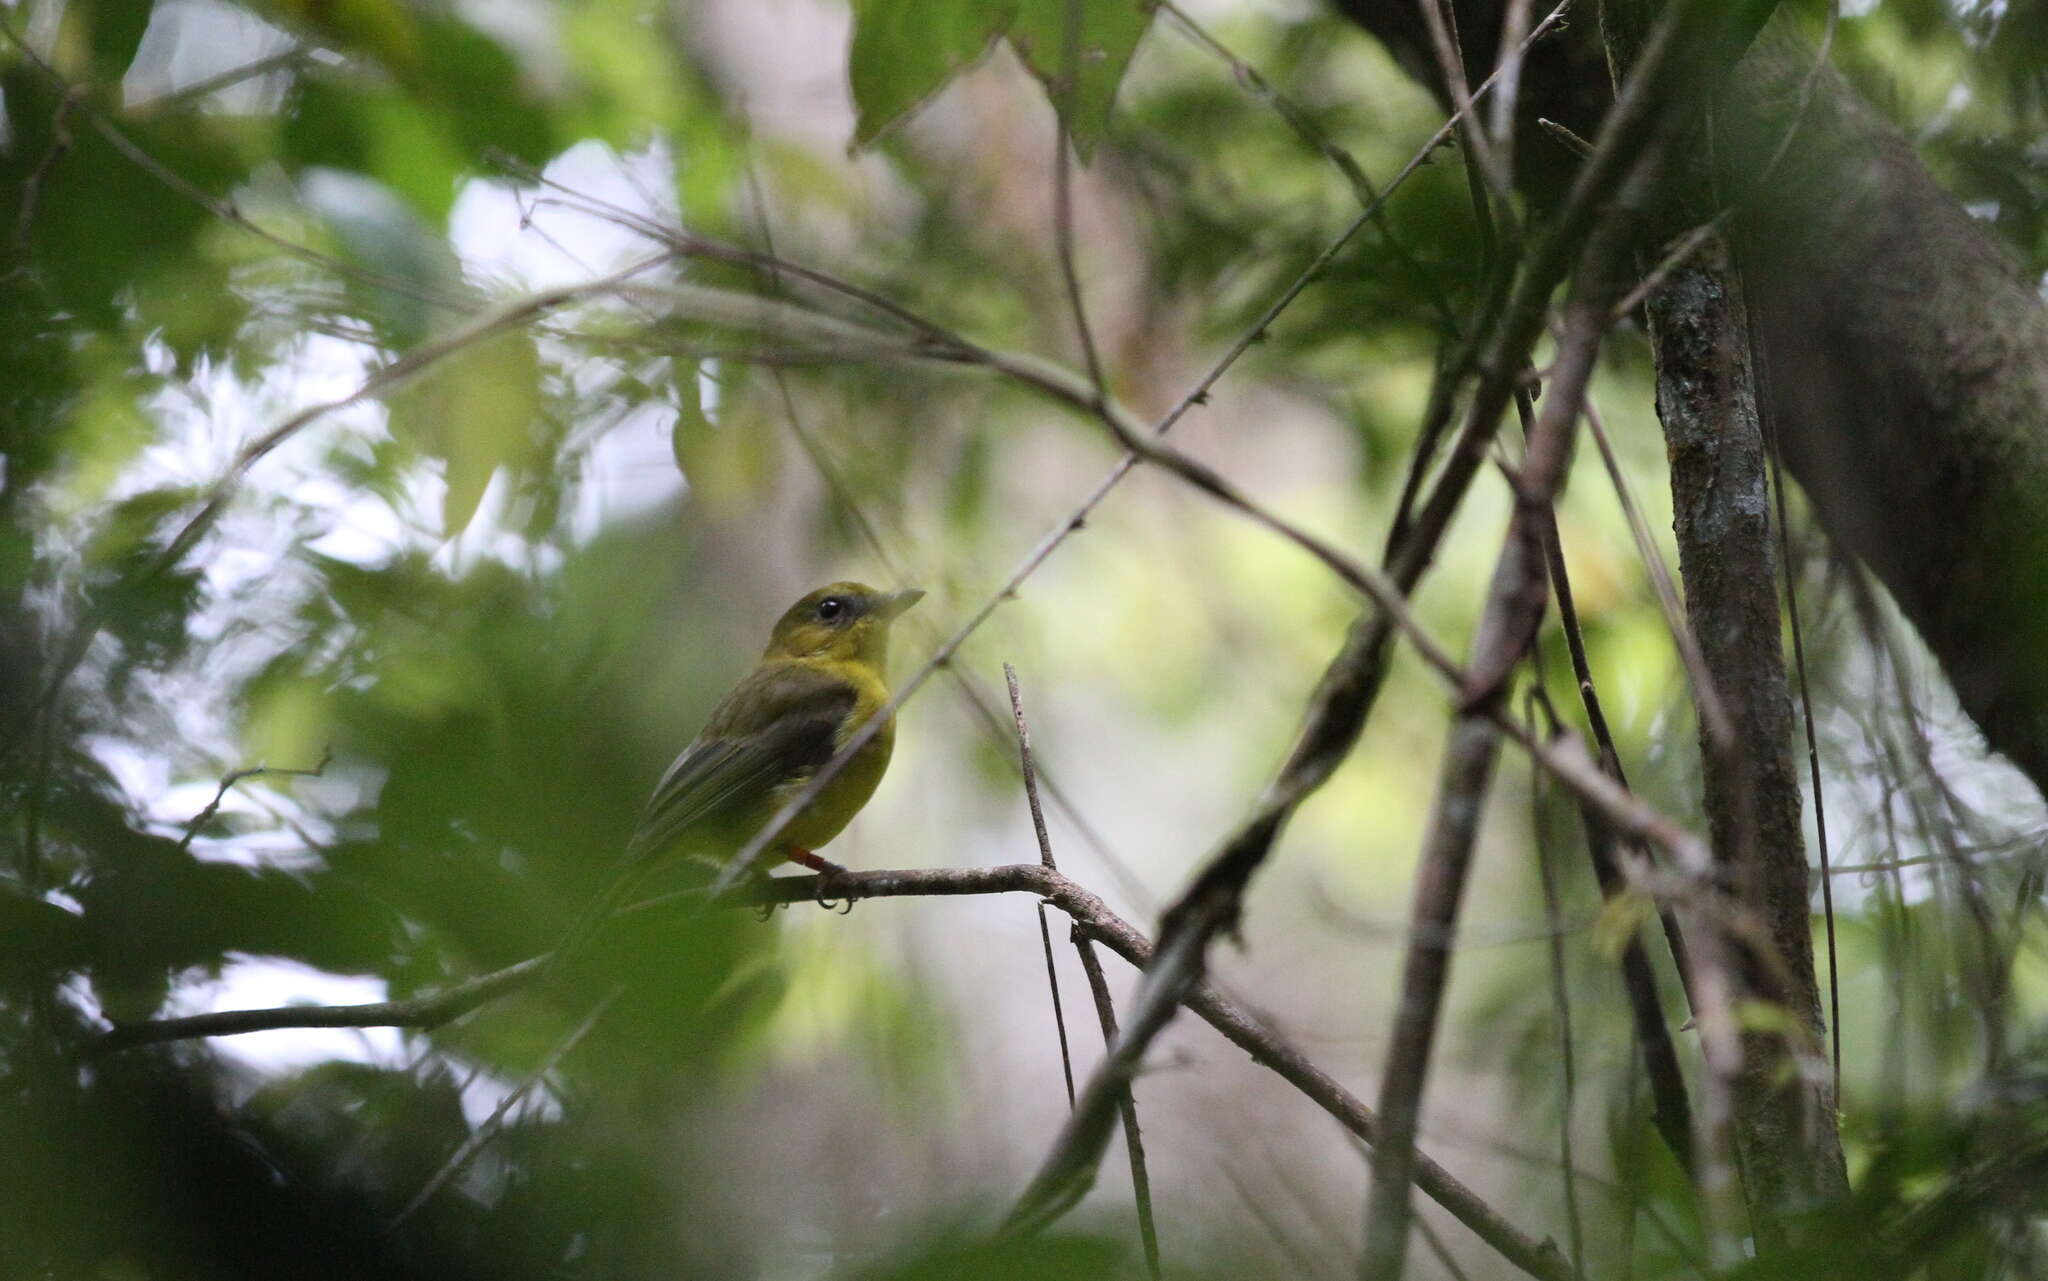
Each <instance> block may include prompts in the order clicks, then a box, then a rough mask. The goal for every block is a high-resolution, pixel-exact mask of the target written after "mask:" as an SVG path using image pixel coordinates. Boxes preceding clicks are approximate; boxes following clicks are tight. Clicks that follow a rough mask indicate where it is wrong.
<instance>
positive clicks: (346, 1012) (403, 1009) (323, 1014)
mask: <svg viewBox="0 0 2048 1281" xmlns="http://www.w3.org/2000/svg"><path fill="white" fill-rule="evenodd" d="M547 959H548V958H547V956H545V955H543V956H536V957H532V958H529V959H527V960H524V961H521V962H519V963H518V964H517V965H508V966H506V967H505V968H504V969H502V970H494V971H492V972H491V973H489V974H483V975H479V976H478V977H476V978H473V979H469V980H468V981H466V982H462V983H457V984H455V985H454V986H453V987H445V988H442V989H440V990H438V991H434V992H427V993H423V994H421V995H419V996H415V997H410V998H408V999H406V1000H402V1001H377V1002H374V1003H372V1004H369V1005H285V1006H278V1007H275V1008H271V1009H259V1010H218V1011H215V1012H213V1013H211V1014H188V1015H184V1016H182V1017H180V1018H173V1019H155V1020H151V1021H149V1022H143V1023H117V1024H115V1025H114V1026H113V1027H112V1028H110V1029H108V1030H107V1031H105V1032H102V1033H100V1034H99V1035H98V1036H96V1037H94V1038H92V1039H91V1040H90V1041H88V1042H86V1044H85V1053H86V1055H87V1057H96V1056H98V1055H102V1054H113V1053H116V1052H117V1051H120V1050H129V1049H134V1048H135V1047H136V1046H140V1045H159V1044H162V1043H164V1042H166V1041H196V1040H202V1039H204V1038H208V1037H215V1036H246V1035H248V1034H250V1033H252V1032H273V1031H276V1030H277V1029H279V1028H308V1027H409V1028H419V1029H421V1030H422V1031H429V1030H432V1029H434V1028H437V1027H440V1026H441V1025H442V1024H444V1023H446V1022H448V1021H449V1020H450V1019H453V1018H456V1017H458V1016H460V1015H463V1014H467V1013H469V1012H470V1011H471V1010H473V1009H476V1008H477V1007H478V1006H480V1005H483V1004H485V1003H486V1002H489V1001H492V1000H495V999H496V998H498V997H500V996H503V995H504V994H505V993H507V992H511V991H514V990H516V989H518V988H521V987H524V986H525V985H526V984H527V983H529V982H531V981H532V980H533V979H534V978H535V977H536V976H537V975H539V974H540V973H541V971H542V970H543V969H544V968H545V966H546V963H547Z"/></svg>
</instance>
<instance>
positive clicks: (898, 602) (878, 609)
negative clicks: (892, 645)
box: [875, 587, 924, 622]
mask: <svg viewBox="0 0 2048 1281" xmlns="http://www.w3.org/2000/svg"><path fill="white" fill-rule="evenodd" d="M923 599H924V593H923V592H922V591H920V590H918V589H917V588H915V587H913V588H911V589H910V590H909V591H904V592H892V593H890V594H889V595H887V596H881V597H877V598H876V600H875V617H877V618H880V619H882V620H883V621H884V622H887V621H888V620H889V619H892V618H894V617H896V615H898V614H900V613H902V612H903V611H904V610H906V609H909V608H910V607H911V606H912V605H915V604H917V602H919V601H921V600H923Z"/></svg>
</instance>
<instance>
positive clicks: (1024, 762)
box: [1003, 663, 1159, 1281]
mask: <svg viewBox="0 0 2048 1281" xmlns="http://www.w3.org/2000/svg"><path fill="white" fill-rule="evenodd" d="M1003 680H1004V683H1005V684H1007V685H1008V686H1009V689H1010V712H1011V714H1012V715H1013V716H1014V717H1015V718H1016V721H1017V763H1018V765H1019V767H1020V768H1021V769H1022V771H1023V774H1024V796H1025V799H1026V800H1027V801H1028V802H1029V804H1030V807H1031V828H1032V831H1033V832H1034V833H1035V834H1036V835H1037V837H1038V861H1039V862H1040V863H1041V864H1043V865H1044V867H1045V869H1046V870H1047V871H1048V872H1057V871H1058V870H1059V867H1058V865H1057V864H1056V863H1054V862H1053V857H1052V837H1051V836H1050V835H1049V834H1048V833H1047V832H1046V830H1045V810H1044V808H1043V807H1042V806H1040V805H1039V803H1038V771H1037V769H1036V768H1035V767H1034V765H1033V762H1032V759H1031V726H1030V723H1029V722H1027V721H1026V720H1025V719H1024V696H1023V694H1022V693H1021V692H1020V691H1019V690H1018V688H1017V669H1016V668H1014V667H1012V666H1010V665H1009V664H1008V663H1004V664H1003ZM1038 925H1039V929H1040V930H1041V931H1043V930H1044V928H1045V901H1044V900H1043V899H1041V900H1039V903H1038ZM1051 947H1052V944H1051V942H1050V940H1048V941H1047V943H1046V948H1047V951H1046V969H1047V970H1048V972H1049V971H1050V970H1051V968H1052V951H1051ZM1074 951H1075V952H1076V953H1077V954H1078V955H1079V956H1080V958H1081V969H1082V971H1083V972H1084V973H1086V974H1087V976H1088V990H1089V992H1090V993H1091V994H1092V995H1093V996H1094V998H1095V1017H1096V1021H1097V1022H1098V1023H1100V1024H1101V1026H1102V1043H1103V1046H1104V1048H1105V1049H1106V1048H1107V1047H1108V1046H1110V1045H1111V1044H1113V1043H1114V1042H1115V1041H1116V1006H1115V1004H1114V1003H1113V1002H1112V1001H1111V1000H1110V996H1109V980H1108V979H1106V978H1104V977H1103V974H1102V962H1101V961H1100V960H1098V959H1097V958H1096V955H1095V945H1094V944H1093V943H1091V942H1089V940H1088V936H1087V935H1086V934H1084V933H1082V932H1081V930H1080V929H1079V927H1076V928H1075V930H1074ZM1053 993H1054V996H1053V999H1054V1002H1055V1004H1057V1002H1058V999H1059V996H1058V993H1059V989H1058V987H1054V989H1053ZM1066 1037H1067V1032H1066V1025H1065V1023H1064V1022H1062V1024H1061V1026H1060V1050H1061V1053H1062V1054H1063V1055H1064V1053H1065V1051H1066ZM1067 1103H1068V1106H1069V1107H1071V1106H1073V1103H1074V1077H1073V1074H1072V1072H1071V1070H1070V1071H1069V1072H1068V1075H1067ZM1117 1110H1118V1111H1119V1112H1120V1113H1121V1114H1122V1116H1123V1125H1124V1147H1125V1149H1126V1151H1128V1153H1129V1154H1130V1161H1131V1194H1132V1199H1133V1201H1135V1202H1136V1204H1137V1209H1138V1235H1139V1238H1140V1241H1141V1243H1142V1244H1143V1245H1144V1248H1145V1268H1146V1271H1147V1273H1148V1274H1149V1275H1150V1276H1151V1277H1152V1281H1159V1229H1158V1227H1157V1226H1156V1224H1155V1223H1154V1221H1153V1218H1152V1178H1151V1176H1150V1175H1149V1174H1148V1173H1147V1172H1146V1169H1145V1140H1144V1136H1143V1135H1142V1134H1140V1133H1139V1130H1138V1102H1137V1098H1136V1097H1135V1096H1134V1095H1133V1093H1132V1091H1131V1087H1130V1086H1129V1084H1128V1083H1127V1084H1126V1085H1125V1086H1124V1093H1123V1097H1122V1098H1121V1099H1118V1100H1117Z"/></svg>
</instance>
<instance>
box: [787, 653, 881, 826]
mask: <svg viewBox="0 0 2048 1281" xmlns="http://www.w3.org/2000/svg"><path fill="white" fill-rule="evenodd" d="M821 665H822V666H825V667H828V668H829V670H830V672H831V674H832V676H833V677H835V678H836V679H838V680H841V681H844V682H846V683H848V684H850V685H852V686H853V687H854V689H855V690H856V697H855V700H854V704H853V709H852V711H851V712H850V713H849V714H848V715H847V717H846V722H845V724H844V725H842V726H841V727H840V731H839V734H838V738H837V743H836V747H837V748H842V749H843V748H844V747H845V745H846V744H847V743H849V742H851V741H852V739H853V736H854V735H855V734H856V733H857V732H858V731H859V729H860V727H861V726H862V725H865V724H866V723H867V722H868V721H869V719H870V718H872V717H873V716H874V715H875V713H876V712H878V711H880V710H881V709H882V707H883V706H884V705H885V704H886V703H887V702H888V701H889V690H888V687H887V686H885V685H884V684H882V681H881V679H880V677H878V676H877V675H875V673H874V671H873V670H872V669H871V668H869V667H868V666H867V665H865V664H862V663H847V662H835V663H828V664H821ZM895 748H896V719H895V717H893V716H892V717H890V718H889V719H888V720H886V721H883V722H882V725H881V727H880V728H879V729H877V730H876V731H875V733H874V736H873V737H871V738H869V739H868V741H867V742H865V743H863V744H862V745H861V747H860V750H859V751H857V752H855V753H854V754H853V757H852V759H850V760H848V761H847V762H846V764H845V765H844V766H843V767H842V768H841V769H840V770H839V772H838V773H837V774H834V775H833V776H832V779H831V781H830V782H828V783H826V784H825V787H824V790H823V791H821V792H819V793H818V795H817V796H816V798H814V799H813V800H812V801H811V803H810V804H809V805H807V806H805V807H804V810H803V812H802V813H800V814H798V815H797V817H796V818H795V819H793V820H792V821H791V822H790V825H789V826H788V827H786V828H784V829H783V832H782V837H781V840H780V841H779V842H778V843H779V844H781V845H785V846H793V847H795V848H797V849H804V850H814V849H817V848H818V847H819V846H821V845H825V844H827V843H829V842H830V841H831V840H832V838H833V837H835V836H837V835H839V833H840V831H841V829H843V828H844V827H845V826H846V825H847V824H848V823H850V822H852V821H853V816H854V815H855V814H858V813H860V809H861V806H863V805H866V804H867V803H868V798H869V797H871V796H873V795H874V794H875V788H876V787H878V786H880V785H881V782H882V775H883V773H884V772H886V771H887V770H888V768H889V757H890V755H891V753H893V752H894V751H895ZM814 777H816V775H815V773H811V772H807V773H804V774H802V775H799V776H797V777H796V778H792V779H789V780H788V781H786V782H784V783H782V784H781V785H780V786H778V787H776V788H775V789H774V792H773V797H774V799H773V803H772V804H771V806H770V807H769V809H768V812H767V813H765V814H763V815H762V816H761V821H762V824H763V825H765V824H766V823H767V822H768V821H769V820H771V819H773V818H774V817H775V815H776V814H777V813H778V812H780V811H781V809H782V807H783V806H784V805H787V804H788V803H789V802H790V801H791V800H792V799H794V798H795V797H796V795H797V794H798V793H799V792H801V791H802V790H803V789H804V788H805V787H808V786H809V785H810V782H811V780H812V779H813V778H814Z"/></svg>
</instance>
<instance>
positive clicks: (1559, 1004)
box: [1529, 685, 1586, 1277]
mask: <svg viewBox="0 0 2048 1281" xmlns="http://www.w3.org/2000/svg"><path fill="white" fill-rule="evenodd" d="M1542 688H1543V687H1542V686H1541V685H1536V686H1534V687H1532V689H1531V692H1530V698H1529V724H1530V728H1531V729H1532V730H1533V729H1535V727H1536V709H1537V708H1538V707H1539V706H1541V707H1543V709H1544V710H1545V711H1546V712H1549V706H1548V703H1547V701H1546V700H1543V699H1540V698H1539V697H1537V695H1538V694H1540V693H1541V691H1542ZM1556 728H1557V718H1556V714H1555V713H1554V712H1551V713H1550V729H1551V731H1552V732H1553V733H1554V732H1555V731H1556ZM1529 810H1530V813H1529V831H1530V834H1531V836H1532V837H1533V838H1534V841H1535V845H1536V873H1537V877H1538V879H1539V880H1540V881H1541V882H1542V885H1543V915H1544V919H1546V920H1547V921H1549V922H1550V930H1551V932H1550V1000H1551V1004H1552V1005H1553V1006H1554V1007H1555V1008H1556V1010H1557V1051H1558V1066H1559V1069H1560V1071H1559V1073H1558V1113H1559V1116H1558V1126H1557V1156H1558V1165H1559V1170H1560V1172H1561V1173H1562V1175H1563V1178H1564V1216H1565V1230H1566V1232H1567V1233H1568V1239H1569V1240H1570V1242H1571V1248H1572V1272H1573V1273H1575V1274H1576V1275H1578V1276H1580V1277H1584V1276H1585V1275H1586V1244H1585V1240H1584V1235H1583V1230H1582V1228H1581V1226H1580V1222H1579V1184H1578V1163H1577V1162H1576V1161H1575V1160H1573V1158H1572V1121H1573V1118H1574V1114H1575V1112H1576V1110H1577V1109H1576V1105H1577V1103H1578V1061H1577V1058H1576V1056H1575V1055H1574V1054H1573V1053H1572V999H1571V984H1570V982H1569V981H1568V979H1567V978H1566V975H1565V965H1564V936H1563V934H1562V933H1561V932H1560V931H1559V929H1558V924H1559V922H1560V920H1561V919H1562V917H1563V911H1564V909H1563V906H1562V905H1561V903H1560V900H1559V895H1558V888H1557V863H1556V859H1555V858H1554V857H1552V853H1551V848H1550V815H1549V813H1548V807H1547V806H1546V805H1545V803H1544V788H1543V776H1542V774H1540V773H1534V774H1531V775H1530V778H1529Z"/></svg>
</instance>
